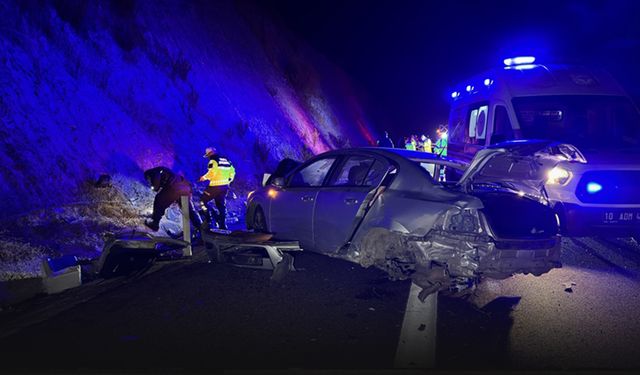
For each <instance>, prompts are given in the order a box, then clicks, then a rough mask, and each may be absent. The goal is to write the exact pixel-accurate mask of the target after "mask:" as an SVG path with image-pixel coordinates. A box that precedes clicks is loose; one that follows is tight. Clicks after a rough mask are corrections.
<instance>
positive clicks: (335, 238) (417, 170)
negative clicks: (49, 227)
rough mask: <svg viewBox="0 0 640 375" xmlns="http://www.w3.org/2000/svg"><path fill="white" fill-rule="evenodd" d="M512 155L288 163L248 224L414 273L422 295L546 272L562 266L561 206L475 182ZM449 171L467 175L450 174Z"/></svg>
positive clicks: (339, 154) (397, 154) (400, 273)
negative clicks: (498, 158)
mask: <svg viewBox="0 0 640 375" xmlns="http://www.w3.org/2000/svg"><path fill="white" fill-rule="evenodd" d="M505 152H508V151H507V150H494V151H492V152H491V153H481V154H480V155H478V156H479V157H481V158H483V159H484V160H474V161H473V162H472V163H471V164H470V165H467V164H464V163H461V162H458V161H455V160H452V159H447V158H440V157H437V156H435V155H433V154H430V153H424V152H417V151H409V150H403V149H387V148H358V149H345V150H336V151H330V152H326V153H324V154H321V155H318V156H316V157H314V158H312V159H310V160H308V161H306V162H305V163H293V162H292V161H291V160H287V161H286V165H287V166H288V167H287V168H285V167H283V166H282V165H281V166H279V168H278V169H277V173H274V174H273V175H271V176H265V179H264V181H265V186H264V187H263V188H261V189H259V190H257V191H255V192H252V193H251V194H250V196H249V199H248V201H247V215H246V220H247V227H248V228H249V229H253V230H255V231H264V232H271V233H274V234H275V236H276V237H278V238H283V239H295V240H299V241H300V244H301V246H302V247H303V248H304V249H305V250H310V251H314V252H319V253H322V254H326V255H329V256H335V257H340V258H344V259H348V260H350V261H353V262H356V263H359V264H361V265H362V266H365V267H369V266H375V267H378V268H380V269H383V270H385V271H386V272H387V273H388V274H389V275H390V276H391V277H392V278H394V279H407V278H411V279H412V281H413V282H414V283H416V284H417V285H419V286H421V287H422V288H423V291H422V293H421V298H425V297H426V296H427V295H428V294H430V293H433V292H435V291H445V292H449V293H453V294H456V293H461V292H463V291H465V290H467V291H468V290H470V288H471V287H473V286H475V285H476V283H477V282H479V281H480V280H481V278H483V277H488V278H497V279H502V278H506V277H509V276H511V275H513V274H517V273H524V274H528V273H530V274H533V275H541V274H543V273H546V272H548V271H549V270H550V269H552V268H555V267H560V266H561V265H560V236H559V228H558V226H559V224H558V218H557V216H556V215H555V214H554V212H553V210H552V209H551V208H550V207H549V205H548V203H547V202H546V201H545V199H544V198H543V197H542V196H538V195H536V194H530V193H524V192H522V191H518V190H516V189H514V188H513V187H511V186H509V185H508V184H504V183H503V182H500V181H495V182H494V181H488V180H487V179H486V178H483V179H481V181H475V180H474V178H475V177H476V176H478V174H479V172H481V170H482V167H483V166H486V165H489V164H490V163H488V162H487V161H488V160H490V159H491V158H493V157H496V156H497V155H500V154H501V153H505ZM444 170H447V172H450V171H457V172H458V173H457V175H460V176H461V177H460V179H459V180H458V181H451V180H449V181H442V180H443V178H442V177H441V176H444V175H445V173H443V172H444ZM446 175H447V176H451V175H456V173H446ZM480 175H482V174H481V173H480Z"/></svg>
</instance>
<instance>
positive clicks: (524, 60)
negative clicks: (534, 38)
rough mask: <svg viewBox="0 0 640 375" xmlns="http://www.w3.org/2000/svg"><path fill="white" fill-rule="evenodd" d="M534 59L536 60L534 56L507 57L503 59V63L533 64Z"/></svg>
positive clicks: (511, 64)
mask: <svg viewBox="0 0 640 375" xmlns="http://www.w3.org/2000/svg"><path fill="white" fill-rule="evenodd" d="M534 61H536V58H535V57H533V56H518V57H509V58H507V59H504V65H506V66H515V65H523V64H533V63H534Z"/></svg>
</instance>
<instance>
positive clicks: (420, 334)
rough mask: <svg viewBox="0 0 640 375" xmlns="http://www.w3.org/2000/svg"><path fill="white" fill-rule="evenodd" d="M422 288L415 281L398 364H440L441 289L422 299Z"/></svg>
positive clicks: (408, 366) (400, 341) (409, 300)
mask: <svg viewBox="0 0 640 375" xmlns="http://www.w3.org/2000/svg"><path fill="white" fill-rule="evenodd" d="M421 290H422V288H421V287H419V286H418V285H416V284H414V283H411V290H410V291H409V297H408V298H407V307H406V308H405V312H404V319H403V320H402V330H401V331H400V339H399V341H398V349H397V350H396V358H395V364H394V367H396V368H434V367H435V364H436V324H437V322H438V292H435V293H432V294H430V295H429V296H427V298H426V299H425V300H424V302H420V300H419V299H418V294H419V293H420V291H421Z"/></svg>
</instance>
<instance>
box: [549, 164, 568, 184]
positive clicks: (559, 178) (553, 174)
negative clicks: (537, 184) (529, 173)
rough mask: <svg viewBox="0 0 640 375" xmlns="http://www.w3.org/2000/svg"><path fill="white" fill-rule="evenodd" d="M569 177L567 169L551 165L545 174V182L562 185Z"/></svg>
mask: <svg viewBox="0 0 640 375" xmlns="http://www.w3.org/2000/svg"><path fill="white" fill-rule="evenodd" d="M570 178H571V173H569V171H568V170H566V169H564V168H560V167H553V169H551V170H550V171H549V173H548V174H547V184H552V185H564V184H566V183H567V181H569V179H570Z"/></svg>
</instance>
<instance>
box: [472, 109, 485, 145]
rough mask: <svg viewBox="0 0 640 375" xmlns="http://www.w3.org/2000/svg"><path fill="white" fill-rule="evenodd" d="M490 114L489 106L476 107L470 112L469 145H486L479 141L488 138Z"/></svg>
mask: <svg viewBox="0 0 640 375" xmlns="http://www.w3.org/2000/svg"><path fill="white" fill-rule="evenodd" d="M488 112H489V106H488V105H480V106H474V107H472V108H471V112H469V138H470V142H469V143H484V142H478V140H484V139H485V138H486V136H487V114H488Z"/></svg>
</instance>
